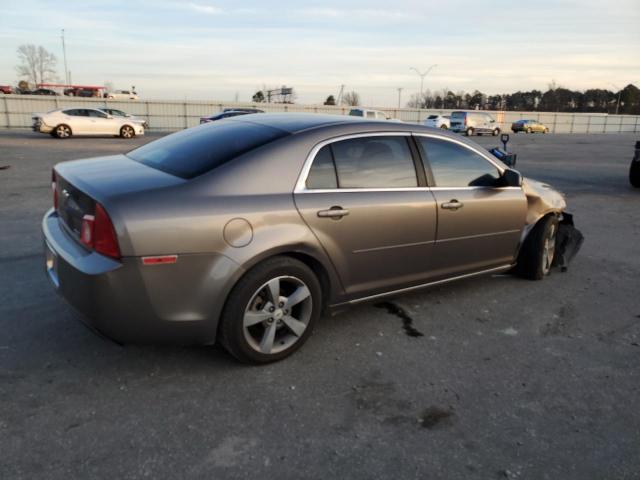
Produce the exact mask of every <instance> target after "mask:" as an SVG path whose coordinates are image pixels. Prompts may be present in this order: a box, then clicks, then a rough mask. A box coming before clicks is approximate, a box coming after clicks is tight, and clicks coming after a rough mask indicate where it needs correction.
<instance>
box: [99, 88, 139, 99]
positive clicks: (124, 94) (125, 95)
mask: <svg viewBox="0 0 640 480" xmlns="http://www.w3.org/2000/svg"><path fill="white" fill-rule="evenodd" d="M104 98H112V99H114V100H138V94H137V93H136V92H134V91H133V90H114V91H113V92H106V93H105V94H104Z"/></svg>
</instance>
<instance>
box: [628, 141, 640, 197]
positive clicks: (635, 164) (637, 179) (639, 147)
mask: <svg viewBox="0 0 640 480" xmlns="http://www.w3.org/2000/svg"><path fill="white" fill-rule="evenodd" d="M629 182H631V185H633V186H634V187H636V188H640V140H639V141H637V142H636V153H635V155H634V156H633V160H631V166H630V167H629Z"/></svg>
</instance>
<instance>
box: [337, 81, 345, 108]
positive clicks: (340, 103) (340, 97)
mask: <svg viewBox="0 0 640 480" xmlns="http://www.w3.org/2000/svg"><path fill="white" fill-rule="evenodd" d="M343 93H344V85H340V93H338V98H337V99H336V105H342V94H343Z"/></svg>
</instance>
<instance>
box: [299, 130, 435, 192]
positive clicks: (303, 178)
mask: <svg viewBox="0 0 640 480" xmlns="http://www.w3.org/2000/svg"><path fill="white" fill-rule="evenodd" d="M367 137H406V138H407V140H408V141H407V148H408V149H409V151H410V152H411V158H412V160H413V161H412V164H413V168H414V171H415V173H416V182H417V183H418V184H419V183H420V179H421V176H420V172H419V171H418V168H419V167H418V165H417V164H416V159H415V152H414V151H413V149H412V148H411V141H412V139H411V132H363V133H352V134H348V135H340V136H338V137H332V138H328V139H326V140H323V141H321V142H319V143H317V144H316V145H315V146H314V147H313V148H312V149H311V152H309V155H307V159H306V160H305V161H304V165H303V166H302V171H301V172H300V175H299V176H298V181H297V182H296V186H295V188H294V189H293V193H329V192H341V193H353V192H412V191H416V190H425V189H427V188H428V187H427V186H422V187H421V186H419V185H416V186H415V187H390V188H384V187H381V188H377V187H374V188H322V189H317V188H316V189H312V188H307V177H308V176H309V172H310V171H311V166H312V165H313V162H314V160H315V158H316V155H317V154H318V152H319V151H320V150H321V149H322V148H323V147H325V146H327V145H330V144H332V143H335V142H340V141H342V140H351V139H354V138H367ZM420 163H421V162H420Z"/></svg>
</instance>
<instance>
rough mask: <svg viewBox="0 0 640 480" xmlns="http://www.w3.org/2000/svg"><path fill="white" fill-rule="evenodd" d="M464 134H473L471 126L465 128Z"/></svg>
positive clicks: (468, 135)
mask: <svg viewBox="0 0 640 480" xmlns="http://www.w3.org/2000/svg"><path fill="white" fill-rule="evenodd" d="M464 133H465V135H467V137H471V136H473V128H471V127H469V128H467V130H466V132H464Z"/></svg>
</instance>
